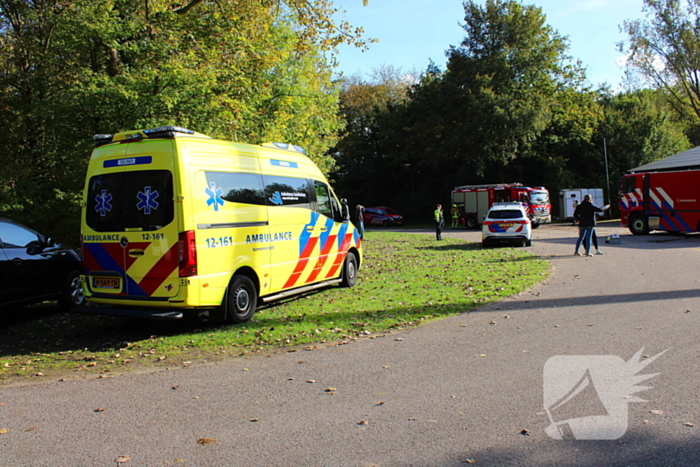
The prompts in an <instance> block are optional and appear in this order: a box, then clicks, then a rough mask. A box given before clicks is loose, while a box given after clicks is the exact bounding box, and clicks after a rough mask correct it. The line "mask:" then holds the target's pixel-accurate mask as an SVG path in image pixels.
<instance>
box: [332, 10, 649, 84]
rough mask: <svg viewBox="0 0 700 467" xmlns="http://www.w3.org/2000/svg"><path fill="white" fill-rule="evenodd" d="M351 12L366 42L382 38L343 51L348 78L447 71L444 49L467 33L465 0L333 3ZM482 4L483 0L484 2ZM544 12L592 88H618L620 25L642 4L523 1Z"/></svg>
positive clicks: (341, 59)
mask: <svg viewBox="0 0 700 467" xmlns="http://www.w3.org/2000/svg"><path fill="white" fill-rule="evenodd" d="M334 3H335V5H336V7H338V8H341V9H343V10H345V11H346V12H347V14H346V15H345V19H347V20H348V21H349V22H350V23H351V24H352V25H353V26H362V27H363V28H364V29H365V35H366V37H373V38H377V39H379V43H376V44H373V45H372V46H371V47H370V50H369V51H367V52H361V51H360V50H359V49H356V48H354V47H348V46H342V47H341V48H340V55H339V67H338V71H339V72H342V73H343V74H345V75H353V74H356V73H358V72H359V73H362V74H364V75H369V74H370V73H371V71H372V69H376V68H378V67H380V66H382V65H393V66H394V67H397V68H401V69H402V70H403V71H405V72H408V71H412V70H414V69H415V70H416V71H418V72H423V71H425V69H426V67H427V66H428V64H429V62H430V59H432V60H433V62H435V64H436V65H438V66H439V67H440V68H441V69H443V70H444V69H445V62H446V60H445V50H447V49H448V48H449V46H450V45H459V43H460V42H461V41H462V39H463V38H464V30H463V29H462V28H461V27H460V26H459V24H460V23H462V22H463V20H464V7H463V6H462V0H369V5H368V6H366V7H364V6H362V0H335V2H334ZM480 3H482V4H483V1H482V2H480ZM521 3H523V4H524V5H536V6H538V7H541V8H542V11H543V13H544V14H545V15H546V17H547V23H548V24H549V25H550V26H552V28H554V29H555V30H556V31H557V32H559V34H560V35H562V36H568V39H569V53H568V54H569V55H570V56H571V57H572V58H574V59H577V60H580V61H581V62H582V63H583V65H584V66H585V67H586V70H587V72H586V76H587V77H588V80H589V82H590V84H593V85H598V84H601V83H604V82H606V83H608V84H610V85H611V86H612V87H613V88H614V89H619V85H620V83H621V81H622V76H623V72H622V69H621V68H620V67H619V65H618V63H619V62H620V60H621V58H622V54H620V53H619V52H618V51H617V47H616V44H617V43H618V42H620V41H621V40H625V39H626V36H625V35H624V34H622V33H620V30H619V26H620V25H621V24H622V22H623V21H625V20H630V19H638V18H642V17H643V16H644V15H643V12H642V6H643V4H644V2H643V0H530V1H528V0H522V2H521Z"/></svg>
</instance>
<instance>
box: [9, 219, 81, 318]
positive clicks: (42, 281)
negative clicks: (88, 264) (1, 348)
mask: <svg viewBox="0 0 700 467" xmlns="http://www.w3.org/2000/svg"><path fill="white" fill-rule="evenodd" d="M82 270H83V265H82V261H81V260H80V255H79V254H78V253H77V252H76V251H75V250H72V249H70V248H65V247H63V246H61V245H58V244H56V243H54V241H53V240H52V239H51V238H47V237H44V236H43V235H41V234H40V233H38V232H35V231H34V230H32V229H30V228H28V227H25V226H23V225H21V224H18V223H17V222H13V221H11V220H8V219H2V218H0V308H7V307H9V306H21V305H28V304H31V303H38V302H43V301H45V300H58V302H59V304H60V305H61V306H62V307H64V308H71V307H75V306H80V305H84V304H85V297H84V296H83V288H82V286H81V284H80V274H81V271H82Z"/></svg>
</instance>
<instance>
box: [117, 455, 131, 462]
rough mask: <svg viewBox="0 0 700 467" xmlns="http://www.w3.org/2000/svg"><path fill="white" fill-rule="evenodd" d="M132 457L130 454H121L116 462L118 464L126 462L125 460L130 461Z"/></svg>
mask: <svg viewBox="0 0 700 467" xmlns="http://www.w3.org/2000/svg"><path fill="white" fill-rule="evenodd" d="M130 460H131V459H130V458H129V456H119V457H117V458H116V459H114V462H116V463H117V464H124V463H125V462H129V461H130Z"/></svg>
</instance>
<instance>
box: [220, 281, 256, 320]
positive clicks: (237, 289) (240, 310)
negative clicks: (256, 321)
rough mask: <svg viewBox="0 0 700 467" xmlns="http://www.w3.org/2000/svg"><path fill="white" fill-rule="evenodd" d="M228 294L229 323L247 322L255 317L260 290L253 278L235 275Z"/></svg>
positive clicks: (227, 317)
mask: <svg viewBox="0 0 700 467" xmlns="http://www.w3.org/2000/svg"><path fill="white" fill-rule="evenodd" d="M226 295H227V296H226V300H227V303H226V322H227V323H233V324H238V323H245V322H246V321H249V320H250V318H252V317H253V314H254V313H255V306H256V305H257V303H258V291H257V289H256V288H255V284H253V281H252V280H250V279H249V278H248V277H247V276H242V275H235V276H233V278H232V279H231V283H230V284H229V286H228V293H227V294H226Z"/></svg>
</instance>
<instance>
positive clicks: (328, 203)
mask: <svg viewBox="0 0 700 467" xmlns="http://www.w3.org/2000/svg"><path fill="white" fill-rule="evenodd" d="M314 191H315V194H316V205H317V206H318V207H317V211H318V212H320V213H321V214H323V215H324V216H328V217H330V218H331V219H334V220H340V221H342V216H341V214H340V213H341V211H340V206H338V202H337V201H336V199H335V196H333V192H332V191H331V190H330V189H329V188H328V185H326V184H325V183H322V182H318V181H314Z"/></svg>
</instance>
